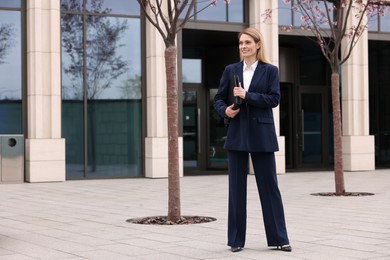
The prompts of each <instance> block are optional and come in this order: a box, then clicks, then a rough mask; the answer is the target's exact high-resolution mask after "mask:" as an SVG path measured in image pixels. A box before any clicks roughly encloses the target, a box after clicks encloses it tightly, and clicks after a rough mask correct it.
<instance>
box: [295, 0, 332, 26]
mask: <svg viewBox="0 0 390 260" xmlns="http://www.w3.org/2000/svg"><path fill="white" fill-rule="evenodd" d="M312 5H313V12H314V14H315V15H310V17H311V18H313V19H314V23H315V24H317V25H319V26H320V27H321V28H329V22H328V15H327V11H326V7H325V3H324V1H313V3H312ZM332 7H333V5H332V3H328V8H332ZM314 10H315V11H314ZM329 12H330V20H331V22H333V12H332V11H329ZM304 19H305V15H304V14H303V13H302V12H301V11H300V9H299V8H298V10H297V11H294V24H293V25H294V26H296V27H300V26H301V25H303V26H305V25H307V22H305V21H304Z"/></svg>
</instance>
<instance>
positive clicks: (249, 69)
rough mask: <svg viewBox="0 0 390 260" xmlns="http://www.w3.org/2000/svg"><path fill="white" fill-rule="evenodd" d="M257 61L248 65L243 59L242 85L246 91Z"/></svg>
mask: <svg viewBox="0 0 390 260" xmlns="http://www.w3.org/2000/svg"><path fill="white" fill-rule="evenodd" d="M258 63H259V61H256V62H255V63H253V64H252V65H251V66H248V65H246V63H245V61H244V68H243V78H244V86H243V87H244V89H245V90H246V91H248V89H249V86H250V84H251V81H252V78H253V74H254V73H255V70H256V67H257V64H258Z"/></svg>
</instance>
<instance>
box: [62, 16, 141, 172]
mask: <svg viewBox="0 0 390 260" xmlns="http://www.w3.org/2000/svg"><path fill="white" fill-rule="evenodd" d="M86 18H87V19H86V21H87V23H86V24H83V23H84V19H83V16H82V15H75V14H63V15H62V23H61V28H62V98H63V107H62V133H63V137H64V138H65V140H66V165H67V167H66V169H67V173H66V176H67V179H78V178H110V177H135V176H141V175H142V150H141V148H142V144H141V136H142V110H141V108H142V103H141V54H140V53H141V22H140V19H139V18H128V17H118V16H116V17H110V16H101V15H98V16H92V15H88V16H87V17H86ZM84 37H85V39H84ZM84 75H86V78H85V77H84ZM84 92H86V93H87V95H84ZM84 129H86V130H87V133H86V135H85V131H84ZM85 138H86V139H85ZM84 151H87V158H88V160H85V155H84ZM84 165H86V166H87V172H84Z"/></svg>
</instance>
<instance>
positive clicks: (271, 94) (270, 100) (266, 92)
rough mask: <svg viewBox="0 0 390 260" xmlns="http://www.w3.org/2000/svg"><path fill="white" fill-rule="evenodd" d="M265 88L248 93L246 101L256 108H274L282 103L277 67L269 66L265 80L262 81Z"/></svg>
mask: <svg viewBox="0 0 390 260" xmlns="http://www.w3.org/2000/svg"><path fill="white" fill-rule="evenodd" d="M261 82H262V84H264V86H261V87H260V91H253V92H251V91H248V92H247V93H246V96H245V101H246V102H247V103H248V104H249V105H251V106H255V107H261V108H274V107H277V106H278V105H279V102H280V83H279V71H278V68H277V67H276V66H273V65H270V64H268V66H267V68H266V73H265V75H264V79H263V80H262V81H261Z"/></svg>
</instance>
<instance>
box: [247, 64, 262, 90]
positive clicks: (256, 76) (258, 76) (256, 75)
mask: <svg viewBox="0 0 390 260" xmlns="http://www.w3.org/2000/svg"><path fill="white" fill-rule="evenodd" d="M264 73H265V66H264V64H263V63H262V62H260V61H259V62H258V63H257V67H256V70H255V73H254V74H253V78H252V81H251V84H250V85H249V89H248V91H250V90H251V89H252V90H254V88H256V86H261V84H259V81H260V80H262V78H263V75H264Z"/></svg>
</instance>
